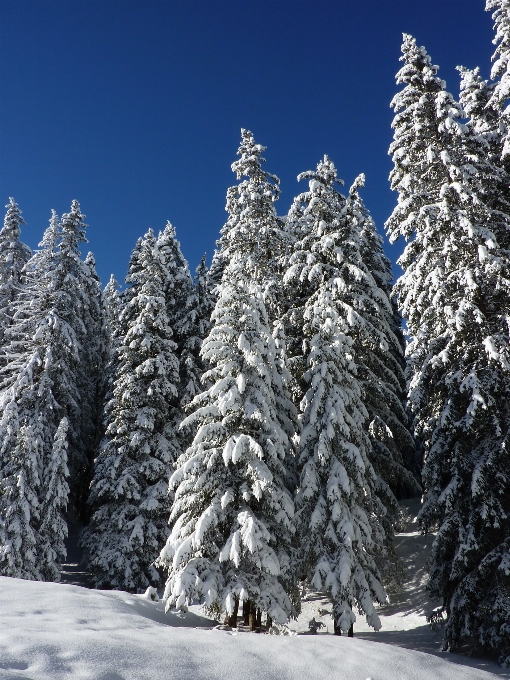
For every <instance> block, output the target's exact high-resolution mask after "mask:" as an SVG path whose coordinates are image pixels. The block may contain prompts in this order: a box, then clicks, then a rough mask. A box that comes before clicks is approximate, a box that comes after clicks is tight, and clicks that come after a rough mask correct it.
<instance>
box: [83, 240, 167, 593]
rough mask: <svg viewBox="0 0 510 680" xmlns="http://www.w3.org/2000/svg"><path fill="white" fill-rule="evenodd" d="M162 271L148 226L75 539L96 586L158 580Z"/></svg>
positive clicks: (162, 499)
mask: <svg viewBox="0 0 510 680" xmlns="http://www.w3.org/2000/svg"><path fill="white" fill-rule="evenodd" d="M168 277H169V275H168V271H167V270H166V267H165V257H164V255H163V254H162V253H161V252H160V250H159V246H158V243H157V241H156V238H155V237H154V234H153V232H152V230H149V231H148V233H147V234H146V235H145V237H144V238H143V240H140V241H139V242H138V243H137V246H136V248H135V250H134V251H133V254H132V256H131V261H130V267H129V273H128V276H127V277H126V283H128V284H129V285H130V288H129V289H128V292H127V294H126V295H125V296H124V298H125V300H124V304H123V307H122V311H121V313H120V318H119V346H118V349H117V352H118V359H117V363H116V372H115V379H114V388H113V395H112V397H111V399H110V402H109V403H108V405H107V416H108V427H107V429H106V435H105V437H104V439H103V441H102V443H101V447H100V450H99V454H98V457H97V459H96V464H95V471H94V479H93V481H92V485H91V494H90V504H91V507H92V510H93V515H92V519H91V522H90V524H89V526H88V527H87V528H86V530H85V531H84V534H83V536H82V539H81V541H82V545H83V547H84V553H85V559H86V563H87V565H88V568H89V570H90V571H91V572H92V573H93V580H94V584H95V586H96V587H112V588H121V589H124V590H129V591H142V590H145V589H146V588H147V586H148V585H150V584H154V583H157V582H158V581H159V574H158V573H157V571H156V569H155V568H154V566H153V562H154V559H155V558H156V557H157V555H158V552H159V549H160V547H161V545H163V544H164V543H165V540H166V538H167V535H168V531H167V526H166V524H167V518H168V514H169V510H170V507H169V498H168V495H167V485H168V478H169V476H170V474H171V472H172V471H173V465H174V455H175V444H174V442H173V441H172V440H170V439H168V438H167V436H166V433H165V432H166V431H165V426H166V424H167V421H168V420H169V417H170V412H171V404H172V402H173V400H175V399H176V397H177V385H178V362H177V358H176V356H175V354H174V351H175V349H176V344H175V343H174V341H173V340H172V329H171V327H170V322H169V319H168V315H167V299H166V296H165V291H164V286H165V284H166V282H167V281H168Z"/></svg>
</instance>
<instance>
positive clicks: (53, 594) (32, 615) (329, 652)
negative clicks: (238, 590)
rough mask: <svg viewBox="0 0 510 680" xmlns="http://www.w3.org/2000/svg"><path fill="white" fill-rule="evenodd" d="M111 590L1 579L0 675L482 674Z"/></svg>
mask: <svg viewBox="0 0 510 680" xmlns="http://www.w3.org/2000/svg"><path fill="white" fill-rule="evenodd" d="M210 623H211V622H210V621H208V620H207V619H204V618H201V617H199V616H197V615H195V614H188V615H187V616H186V617H185V618H179V617H178V616H177V615H175V614H170V615H165V614H164V612H163V605H162V603H160V602H157V603H156V602H152V601H150V600H147V599H144V597H143V596H140V595H128V594H126V593H123V592H120V591H108V592H107V591H93V590H88V589H85V588H81V587H79V586H71V585H63V584H53V583H39V582H34V581H22V580H18V579H9V578H5V577H1V578H0V680H29V679H31V680H63V679H64V678H65V679H68V678H72V679H73V680H182V679H184V678H186V679H189V680H220V679H221V680H228V679H230V678H236V677H238V676H239V672H240V668H242V677H243V680H252V679H253V680H319V679H320V680H324V679H325V678H335V680H366V679H367V678H372V680H430V679H434V680H490V678H495V677H496V676H495V675H493V674H492V673H486V672H484V671H481V670H479V669H473V668H466V667H463V666H455V665H453V664H450V663H448V662H447V661H445V660H443V659H440V658H437V657H435V656H433V655H430V654H423V653H420V652H414V651H410V650H406V649H402V648H399V647H395V646H392V645H384V644H379V643H374V642H369V641H366V640H361V639H349V638H346V637H341V638H339V637H334V636H333V635H327V636H326V635H318V636H308V635H306V636H305V635H299V636H290V637H284V636H278V637H273V636H269V635H256V634H251V633H236V632H227V631H220V630H215V629H211V628H209V629H207V628H202V629H200V628H187V627H183V626H204V625H210Z"/></svg>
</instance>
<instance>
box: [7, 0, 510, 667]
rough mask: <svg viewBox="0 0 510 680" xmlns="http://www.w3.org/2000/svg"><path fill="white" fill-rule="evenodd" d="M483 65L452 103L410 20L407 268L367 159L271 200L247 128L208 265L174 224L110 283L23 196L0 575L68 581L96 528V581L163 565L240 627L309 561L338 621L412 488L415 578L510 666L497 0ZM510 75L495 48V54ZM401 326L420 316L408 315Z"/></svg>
mask: <svg viewBox="0 0 510 680" xmlns="http://www.w3.org/2000/svg"><path fill="white" fill-rule="evenodd" d="M487 6H488V8H489V9H491V10H493V12H494V14H493V16H494V20H495V26H496V40H495V42H496V44H497V49H496V54H495V57H494V65H493V70H492V74H491V80H483V79H482V78H481V76H480V74H479V71H478V69H474V70H470V69H466V68H459V71H460V79H461V83H460V96H459V99H458V100H456V99H455V98H454V97H453V96H452V95H451V94H450V93H449V92H448V91H447V89H446V84H445V83H444V81H443V80H441V79H440V78H439V77H438V75H437V74H438V67H437V66H435V65H433V62H432V61H431V58H430V57H429V55H428V54H427V52H426V50H425V48H423V47H419V46H418V45H417V43H416V41H415V40H414V38H412V37H411V36H409V35H404V39H403V45H402V57H401V60H402V62H403V64H402V67H401V69H400V70H399V71H398V74H397V84H398V85H401V86H402V87H401V89H400V90H399V91H398V93H397V94H396V95H395V97H394V99H393V102H392V106H393V109H394V111H395V117H394V122H393V129H394V141H393V143H392V145H391V147H390V153H391V155H392V158H393V163H394V167H393V170H392V172H391V175H390V181H391V187H392V189H393V190H394V191H395V192H396V194H397V197H398V200H397V204H396V206H395V208H394V210H393V212H392V214H391V216H390V217H389V219H388V220H387V222H386V232H387V234H388V236H389V238H390V240H391V241H396V240H397V239H398V238H399V237H403V238H404V239H405V241H406V242H407V243H406V245H405V249H404V252H403V254H402V256H401V257H400V259H399V264H400V266H401V267H402V269H403V274H402V276H400V278H399V279H398V280H397V282H396V284H395V285H394V286H392V281H393V274H392V268H391V263H390V261H389V259H388V258H387V257H386V256H385V255H384V251H383V238H382V237H381V236H380V235H379V234H378V232H377V229H376V226H375V224H374V222H373V220H372V218H371V216H370V213H369V211H368V209H367V208H366V207H365V205H364V203H363V200H362V198H361V195H360V192H361V190H362V188H363V186H364V181H365V178H364V176H363V175H360V176H358V177H357V178H356V179H355V180H354V182H353V183H352V186H350V188H349V189H347V190H344V189H342V186H341V185H342V184H343V182H342V181H341V180H340V179H338V178H337V171H336V168H335V165H334V163H333V161H332V160H331V159H330V158H329V157H328V156H324V157H323V159H322V160H321V161H320V162H319V163H318V165H317V167H316V169H314V170H310V171H307V172H303V173H302V174H301V175H300V176H299V179H300V180H305V184H304V186H303V190H304V191H303V193H301V194H300V195H298V196H297V197H296V198H295V199H294V201H293V203H292V206H291V208H290V210H289V212H288V214H287V215H285V216H281V215H278V214H277V212H276V207H275V201H276V199H277V198H278V194H279V180H278V178H277V177H276V176H275V175H272V174H269V173H268V172H267V171H266V170H265V169H264V167H263V161H264V158H262V153H263V152H264V147H262V146H261V145H260V144H258V143H256V142H255V139H254V137H253V135H252V133H251V132H249V131H247V130H242V131H241V144H240V147H239V150H238V159H237V160H236V161H235V162H234V163H233V164H232V170H233V172H234V173H235V175H236V178H237V183H236V184H234V185H233V186H232V187H231V188H229V189H228V191H227V204H226V210H227V212H228V220H227V222H226V223H225V225H224V226H223V228H222V230H221V234H220V238H219V240H218V241H217V250H216V251H215V253H214V256H213V258H212V264H211V266H210V268H209V269H208V268H207V266H206V260H205V256H204V259H203V260H202V262H201V263H200V265H199V267H198V268H197V270H196V273H195V275H194V277H192V276H191V274H190V271H189V268H188V264H187V262H186V260H185V258H184V257H183V254H182V252H181V250H180V246H179V242H178V240H177V238H176V233H175V230H174V228H173V227H172V225H171V224H170V223H168V224H167V225H166V227H165V228H164V229H163V230H162V231H161V232H159V233H157V234H156V233H154V232H153V231H152V230H149V231H148V232H147V233H146V234H145V235H144V236H143V237H142V238H140V239H139V240H138V242H137V243H136V245H135V248H134V250H133V252H132V255H131V259H130V262H129V267H128V274H127V277H126V287H125V288H124V289H123V290H120V286H119V285H118V283H117V282H116V281H115V279H114V278H113V277H112V278H111V280H110V282H109V283H108V284H107V285H106V287H105V288H104V290H103V289H102V287H101V284H100V281H99V278H98V276H97V274H96V271H95V262H94V257H93V256H92V254H90V253H89V254H88V255H87V257H86V258H85V259H83V258H82V256H81V253H80V244H81V243H83V242H85V241H86V239H85V230H86V225H85V223H84V217H85V216H84V215H83V214H82V212H81V209H80V205H79V204H78V202H77V201H73V202H72V205H71V208H70V212H69V213H65V214H64V215H62V217H59V216H58V215H57V214H56V213H55V212H53V213H52V216H51V219H50V224H49V227H48V229H47V230H46V231H45V232H44V236H43V238H42V241H41V243H40V245H39V248H38V249H37V250H36V251H35V252H33V253H32V252H31V251H30V249H29V248H28V247H27V246H26V245H24V244H23V243H22V241H21V240H20V237H21V226H22V225H23V218H22V215H21V211H20V209H19V208H18V206H17V204H16V202H15V201H14V199H10V202H9V204H8V205H7V213H6V216H5V221H4V227H3V229H2V230H1V231H0V574H2V575H4V576H11V577H18V578H25V579H38V580H46V581H58V580H59V578H60V569H61V563H62V561H63V560H64V559H65V541H66V538H67V536H68V533H69V530H70V529H72V530H73V531H76V530H81V538H80V543H81V546H82V549H83V554H84V563H85V566H86V569H87V570H88V571H89V572H90V574H91V579H92V584H93V585H94V586H95V587H97V588H116V589H123V590H127V591H131V592H143V591H144V590H146V588H147V587H148V586H156V587H157V586H161V585H163V584H164V583H166V585H165V599H166V603H167V607H168V608H172V609H173V608H177V609H183V610H185V609H186V607H187V606H188V605H189V604H191V603H192V602H193V601H199V602H201V603H203V604H204V605H205V607H206V608H207V610H208V611H209V612H210V613H212V614H214V615H215V616H220V615H221V616H226V620H227V621H229V620H231V621H235V620H236V619H237V613H238V609H239V607H240V605H242V607H243V609H244V611H245V613H246V615H247V616H251V619H252V622H255V621H256V620H257V618H258V621H259V623H260V620H261V617H262V616H263V615H264V616H265V617H266V619H267V620H268V621H270V622H271V621H272V622H275V623H276V624H283V623H285V622H287V621H288V620H289V618H292V617H294V616H296V615H297V614H298V613H299V610H300V591H301V584H302V583H303V582H306V583H308V584H309V585H310V586H311V587H312V588H313V589H315V590H317V591H321V592H326V593H328V594H329V596H330V598H331V601H332V604H333V617H334V624H335V631H336V632H337V633H341V632H342V631H343V632H348V631H349V630H351V631H352V625H353V622H354V620H355V612H358V613H360V614H362V615H364V616H366V618H367V621H368V623H369V624H370V625H371V626H373V627H374V628H375V629H376V630H377V629H379V627H380V621H379V617H378V615H377V604H381V603H384V602H385V601H386V599H387V594H388V593H391V592H394V591H396V590H398V588H399V586H400V585H401V582H402V578H403V574H402V568H401V566H400V563H399V559H398V557H397V554H396V552H395V547H394V533H395V531H396V530H398V528H399V522H400V521H401V513H400V507H399V502H398V501H399V500H401V499H403V498H407V497H414V496H422V507H421V510H420V514H419V522H420V525H421V528H422V530H423V531H426V532H427V531H431V532H435V533H436V538H435V541H434V544H433V548H432V552H431V555H430V560H429V581H428V589H429V593H430V596H431V597H432V598H438V599H439V600H440V601H441V602H442V606H441V607H439V608H438V609H437V610H435V611H434V613H433V614H432V616H431V623H432V624H434V625H443V626H444V632H445V649H450V650H455V649H458V648H459V647H461V646H462V645H463V644H465V643H466V642H468V643H469V644H471V645H472V646H473V647H474V648H475V649H478V650H482V651H488V652H490V653H496V654H497V655H499V658H500V660H501V661H502V662H505V661H506V662H507V663H508V662H509V660H510V519H509V517H510V456H509V452H508V448H509V446H510V436H509V435H510V118H509V113H508V112H507V110H506V108H505V104H506V101H507V99H508V98H509V96H510V2H508V0H488V2H487ZM507 69H508V70H507ZM403 328H405V333H404V330H403Z"/></svg>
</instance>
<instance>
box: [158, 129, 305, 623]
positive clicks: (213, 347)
mask: <svg viewBox="0 0 510 680" xmlns="http://www.w3.org/2000/svg"><path fill="white" fill-rule="evenodd" d="M241 134H242V140H241V146H240V148H239V151H238V155H239V156H240V159H239V160H238V161H236V162H235V163H233V165H232V169H233V171H234V172H235V173H236V174H237V177H238V179H241V178H242V177H243V176H246V177H247V178H248V179H246V180H244V181H242V182H240V184H239V185H238V186H235V187H231V188H230V189H229V190H228V192H227V211H228V212H229V219H228V221H227V224H226V225H225V227H224V228H223V230H222V236H221V239H220V241H219V245H220V251H219V254H218V255H217V256H216V262H217V263H219V264H220V265H221V266H219V267H218V270H220V269H221V270H222V274H221V284H220V285H219V286H218V288H217V292H218V293H219V297H218V300H217V303H216V306H215V310H214V312H213V315H212V322H213V327H212V329H211V331H210V333H209V335H208V337H207V338H206V339H205V340H204V342H203V346H202V352H201V357H202V360H204V361H205V362H206V363H207V364H208V365H210V366H211V368H210V370H208V371H206V373H205V374H204V376H203V381H204V385H205V386H206V389H205V390H204V391H203V392H202V393H201V394H198V395H197V396H196V397H195V399H194V401H193V402H192V405H191V407H192V409H194V411H193V412H192V413H191V415H190V416H188V418H186V419H185V420H184V421H183V423H182V427H184V428H186V427H191V426H192V427H193V429H194V431H195V432H196V434H195V437H194V440H193V443H192V444H191V446H190V447H189V448H188V450H187V451H186V452H185V453H184V454H183V455H182V456H181V458H180V459H179V461H178V468H177V470H176V472H175V473H174V475H173V477H172V479H171V486H172V487H173V488H175V502H174V506H173V510H172V514H171V518H170V522H171V525H172V533H171V535H170V538H169V540H168V543H167V546H166V547H165V548H164V550H163V551H162V553H161V558H160V563H161V564H163V565H165V566H166V567H167V568H168V570H169V579H168V582H167V587H166V592H165V597H166V598H167V606H168V607H170V606H174V605H175V606H176V607H180V608H185V607H186V606H187V604H189V603H190V602H191V600H192V599H193V598H194V597H202V598H204V601H205V603H206V604H207V605H208V606H209V607H211V608H219V609H223V610H226V611H227V614H229V615H230V616H231V621H232V622H233V623H235V619H236V616H237V607H238V605H239V600H243V601H244V603H246V602H249V603H250V607H251V608H252V610H253V611H255V609H258V610H259V611H266V612H267V613H268V615H269V616H270V617H272V618H273V619H274V620H276V621H281V622H283V621H286V620H288V617H289V616H290V615H293V614H294V612H295V609H294V606H293V603H292V602H291V599H290V598H289V594H290V595H291V596H292V599H295V598H294V574H293V570H292V568H291V555H290V540H291V534H292V529H293V528H292V516H293V503H292V497H291V493H290V492H289V490H288V489H287V488H286V481H287V478H288V465H289V458H290V456H291V453H292V445H291V441H290V438H289V435H288V434H287V431H286V430H289V431H292V433H293V432H294V427H293V418H294V408H293V406H292V403H291V401H290V399H289V398H288V395H287V394H286V386H285V372H284V367H283V365H282V364H284V360H283V354H282V352H283V347H282V346H281V343H280V347H279V348H277V347H276V345H275V341H274V338H273V335H272V332H271V325H272V324H271V315H268V313H267V312H266V304H267V305H268V308H269V309H271V310H272V311H273V314H274V313H275V311H276V309H277V295H276V285H275V282H276V279H275V272H274V270H272V269H271V264H272V263H273V262H276V258H277V255H278V249H279V247H280V245H279V237H280V235H281V228H280V223H279V220H278V218H277V217H276V213H275V210H274V205H273V204H274V200H275V199H276V198H277V195H278V180H277V179H276V178H275V177H274V176H273V175H269V174H268V173H265V172H263V171H262V169H261V162H262V160H263V159H262V158H261V153H262V151H263V147H261V146H260V145H257V144H255V142H254V139H253V135H252V134H251V133H250V132H248V131H246V130H242V131H241ZM213 262H214V260H213ZM218 278H219V277H218ZM294 419H295V418H294ZM220 453H222V455H221V456H220ZM193 574H194V576H193Z"/></svg>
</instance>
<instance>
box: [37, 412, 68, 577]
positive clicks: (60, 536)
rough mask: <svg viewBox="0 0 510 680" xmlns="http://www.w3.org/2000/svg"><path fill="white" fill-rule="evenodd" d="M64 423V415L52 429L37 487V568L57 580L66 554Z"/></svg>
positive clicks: (66, 425) (66, 485)
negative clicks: (55, 429)
mask: <svg viewBox="0 0 510 680" xmlns="http://www.w3.org/2000/svg"><path fill="white" fill-rule="evenodd" d="M67 427H68V421H67V418H66V417H65V416H64V418H62V420H61V421H60V424H59V426H58V428H57V431H56V433H55V438H54V440H53V446H52V449H51V453H50V455H49V456H47V458H46V461H45V464H44V469H43V470H42V477H43V478H42V488H41V491H42V493H41V502H40V507H41V526H40V536H41V544H42V545H41V548H40V550H39V551H38V560H37V562H38V565H37V566H38V568H39V570H40V571H41V574H42V577H43V579H44V580H45V581H60V570H59V565H60V563H61V562H63V561H64V560H65V558H66V554H67V551H66V548H65V544H64V541H65V539H66V538H67V534H68V531H67V522H66V521H65V519H64V514H65V511H66V509H67V502H68V498H69V484H68V483H67V478H68V476H69V470H68V469H67Z"/></svg>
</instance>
